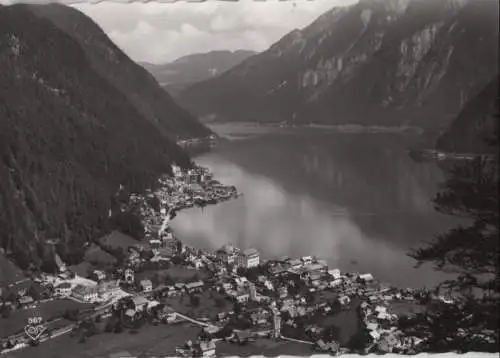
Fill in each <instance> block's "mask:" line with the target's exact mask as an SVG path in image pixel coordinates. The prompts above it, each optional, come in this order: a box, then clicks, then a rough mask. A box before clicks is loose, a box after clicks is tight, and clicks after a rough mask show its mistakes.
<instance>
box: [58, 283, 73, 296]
mask: <svg viewBox="0 0 500 358" xmlns="http://www.w3.org/2000/svg"><path fill="white" fill-rule="evenodd" d="M55 293H56V295H60V296H68V295H70V294H71V284H70V283H69V282H63V283H60V284H59V285H57V286H56V287H55Z"/></svg>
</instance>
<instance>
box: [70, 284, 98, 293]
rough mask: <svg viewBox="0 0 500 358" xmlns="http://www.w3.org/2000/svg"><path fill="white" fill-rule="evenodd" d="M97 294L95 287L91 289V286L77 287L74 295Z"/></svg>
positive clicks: (74, 289)
mask: <svg viewBox="0 0 500 358" xmlns="http://www.w3.org/2000/svg"><path fill="white" fill-rule="evenodd" d="M95 292H97V290H96V288H95V287H90V286H84V285H80V284H79V285H76V286H75V287H74V288H73V293H78V294H82V295H85V294H92V293H95Z"/></svg>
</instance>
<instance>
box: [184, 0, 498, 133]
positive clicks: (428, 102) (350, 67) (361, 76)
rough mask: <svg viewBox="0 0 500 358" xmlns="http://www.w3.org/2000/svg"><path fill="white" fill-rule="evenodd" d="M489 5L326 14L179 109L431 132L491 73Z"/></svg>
mask: <svg viewBox="0 0 500 358" xmlns="http://www.w3.org/2000/svg"><path fill="white" fill-rule="evenodd" d="M497 42H498V2H496V1H494V0H483V1H466V0H442V1H431V0H390V1H382V0H376V1H373V0H366V1H364V0H363V1H360V2H359V3H358V4H356V5H353V6H351V7H346V8H334V9H332V10H331V11H329V12H327V13H325V14H323V15H322V16H321V17H319V18H318V19H317V20H316V21H315V22H313V23H312V24H311V25H310V26H308V27H306V28H304V29H302V30H295V31H293V32H291V33H289V34H288V35H286V36H285V37H284V38H282V39H281V40H280V41H278V42H277V43H275V44H274V45H273V46H271V47H270V48H269V49H268V50H267V51H265V52H263V53H261V54H258V55H255V56H252V57H250V58H249V59H247V60H246V61H244V62H243V63H242V64H241V65H239V66H236V67H235V68H233V69H231V70H230V71H228V72H226V73H224V74H222V75H221V76H219V77H217V78H215V79H211V80H208V81H204V82H201V83H198V84H196V85H193V86H192V87H190V88H188V89H186V90H185V91H184V92H183V93H181V95H180V96H179V99H180V102H181V103H183V104H184V105H185V106H187V107H188V108H190V109H191V110H192V111H193V112H195V113H196V114H198V115H200V116H204V115H214V116H216V117H217V118H218V119H220V120H251V121H275V122H279V121H289V122H290V121H296V122H300V123H308V122H319V123H327V124H343V123H357V124H364V125H415V126H420V127H423V128H426V129H441V128H443V127H445V126H447V125H448V124H449V122H450V121H451V120H452V119H453V118H454V117H455V116H456V115H457V113H458V112H459V111H460V109H461V107H462V106H463V105H464V104H465V102H466V101H467V100H468V99H470V98H471V97H473V96H475V95H476V94H477V93H478V92H479V91H480V90H481V89H482V88H483V87H484V86H485V85H486V84H487V83H488V82H489V81H491V79H492V78H493V77H494V76H495V75H496V74H497V73H498V43H497Z"/></svg>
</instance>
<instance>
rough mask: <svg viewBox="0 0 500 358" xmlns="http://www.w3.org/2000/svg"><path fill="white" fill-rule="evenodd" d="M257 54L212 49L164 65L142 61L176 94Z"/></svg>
mask: <svg viewBox="0 0 500 358" xmlns="http://www.w3.org/2000/svg"><path fill="white" fill-rule="evenodd" d="M255 54H256V52H254V51H245V50H238V51H234V52H231V51H211V52H208V53H198V54H193V55H188V56H184V57H181V58H179V59H177V60H175V61H173V62H171V63H166V64H162V65H154V64H150V63H141V65H142V66H143V67H144V68H145V69H146V70H148V71H149V72H150V73H151V74H152V75H153V76H154V77H155V78H156V80H157V81H158V83H160V85H161V86H162V87H163V88H164V89H165V90H167V91H168V93H170V94H172V95H173V96H176V95H177V94H178V93H179V92H180V91H182V90H184V89H185V88H187V87H188V86H189V85H193V84H194V83H197V82H201V81H204V80H207V79H209V78H212V77H215V76H217V75H219V74H221V73H223V72H224V71H227V70H229V69H230V68H233V67H234V66H236V65H239V64H240V63H242V62H243V61H244V60H246V59H247V58H248V57H250V56H252V55H255Z"/></svg>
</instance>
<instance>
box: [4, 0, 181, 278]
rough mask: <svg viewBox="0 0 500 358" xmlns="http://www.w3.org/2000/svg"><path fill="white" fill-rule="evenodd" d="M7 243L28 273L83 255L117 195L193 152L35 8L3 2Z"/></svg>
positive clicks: (147, 183) (144, 184) (149, 181)
mask: <svg viewBox="0 0 500 358" xmlns="http://www.w3.org/2000/svg"><path fill="white" fill-rule="evenodd" d="M0 66H1V68H2V71H0V245H1V248H2V249H3V250H5V252H6V254H7V255H8V256H9V257H11V258H14V259H15V260H16V263H17V264H19V266H20V267H21V268H23V269H25V268H27V267H30V266H34V267H40V266H41V265H43V264H44V262H45V261H47V260H53V257H54V246H52V245H51V244H50V241H51V239H54V238H56V239H57V240H56V241H58V242H59V244H57V245H56V247H55V250H56V251H57V252H58V253H59V255H60V256H61V257H62V258H63V259H64V260H65V261H66V262H67V263H68V264H69V265H72V264H77V263H79V262H80V261H81V260H82V259H83V257H84V250H85V243H87V242H89V241H92V240H93V239H95V238H96V237H99V236H101V235H102V234H103V233H104V232H106V231H107V230H109V229H110V228H111V227H112V226H113V223H112V222H111V221H110V219H112V218H109V217H108V212H109V210H110V209H111V208H112V207H113V205H114V204H113V203H114V197H115V193H116V191H117V190H118V188H119V187H120V185H124V186H125V188H126V189H127V190H128V191H132V192H141V191H143V190H144V189H146V188H149V187H154V185H155V183H157V178H158V176H159V175H161V174H165V173H169V172H170V170H171V167H170V165H171V164H172V163H177V164H179V165H181V166H183V167H188V166H190V165H191V160H190V158H189V156H188V155H187V154H186V153H185V152H184V151H183V150H182V149H181V148H180V147H179V146H178V145H177V144H175V142H173V141H172V139H171V138H170V137H171V136H168V135H165V134H164V133H163V132H161V131H159V130H158V127H157V126H156V125H155V124H154V123H152V122H151V121H150V120H148V119H146V118H145V117H144V116H143V115H141V113H140V112H139V110H138V109H137V108H136V107H135V106H134V105H133V104H131V103H130V101H129V100H128V98H127V97H126V95H125V94H123V93H122V92H121V91H119V90H118V89H117V88H116V87H115V86H114V85H112V84H110V83H109V82H108V80H107V79H106V78H105V77H103V76H101V74H99V73H98V72H97V71H96V70H95V64H93V63H91V61H90V60H89V58H88V56H87V55H86V51H85V49H83V48H82V46H81V45H80V43H79V42H78V41H76V40H75V39H74V38H73V37H72V36H70V35H69V34H67V33H66V32H64V31H62V30H61V29H60V28H59V27H57V26H55V25H54V24H53V23H52V22H51V21H49V20H47V19H45V18H42V17H39V16H36V15H35V14H33V13H32V11H31V9H30V6H29V5H22V4H17V5H10V6H4V7H1V8H0Z"/></svg>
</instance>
